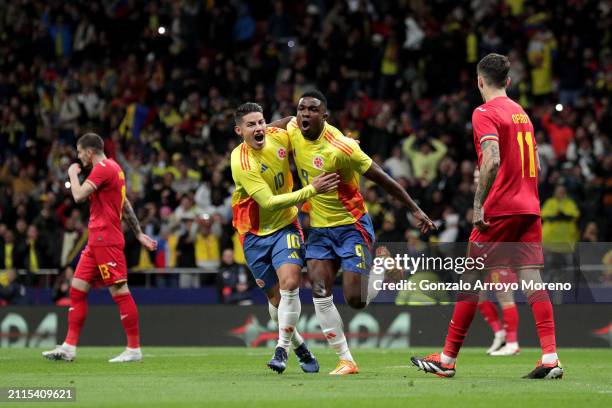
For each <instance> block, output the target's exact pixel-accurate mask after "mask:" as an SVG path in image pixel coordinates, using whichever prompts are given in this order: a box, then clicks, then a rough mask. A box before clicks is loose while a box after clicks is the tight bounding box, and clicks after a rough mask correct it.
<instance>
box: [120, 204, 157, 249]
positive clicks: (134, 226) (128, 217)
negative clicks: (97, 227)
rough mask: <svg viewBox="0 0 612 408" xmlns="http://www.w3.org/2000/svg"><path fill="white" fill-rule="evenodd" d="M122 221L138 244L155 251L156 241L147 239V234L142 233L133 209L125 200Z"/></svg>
mask: <svg viewBox="0 0 612 408" xmlns="http://www.w3.org/2000/svg"><path fill="white" fill-rule="evenodd" d="M123 219H124V220H125V222H126V223H127V224H128V225H129V226H130V229H131V230H132V232H134V235H136V238H137V239H138V241H140V243H141V244H142V245H143V246H144V247H145V248H147V249H148V250H149V251H155V250H156V249H157V241H155V240H154V239H153V238H151V237H149V236H148V235H147V234H145V233H143V232H142V230H141V229H140V222H139V221H138V217H136V213H134V209H133V208H132V204H131V203H130V200H128V199H127V198H126V199H125V203H124V204H123Z"/></svg>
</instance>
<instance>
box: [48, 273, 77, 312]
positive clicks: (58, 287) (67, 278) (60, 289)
mask: <svg viewBox="0 0 612 408" xmlns="http://www.w3.org/2000/svg"><path fill="white" fill-rule="evenodd" d="M73 276H74V269H72V267H71V266H67V267H66V268H64V270H63V272H62V274H61V275H60V276H59V277H58V279H57V280H56V281H55V284H54V285H53V303H55V304H56V305H58V306H70V285H71V282H72V277H73Z"/></svg>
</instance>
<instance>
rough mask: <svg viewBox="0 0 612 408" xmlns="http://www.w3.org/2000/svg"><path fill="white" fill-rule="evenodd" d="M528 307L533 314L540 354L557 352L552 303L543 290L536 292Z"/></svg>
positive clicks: (530, 298) (531, 297)
mask: <svg viewBox="0 0 612 408" xmlns="http://www.w3.org/2000/svg"><path fill="white" fill-rule="evenodd" d="M527 300H528V301H529V306H531V311H532V313H533V318H534V320H535V324H536V330H537V332H538V337H539V339H540V346H541V347H542V354H551V353H556V352H557V341H556V338H555V320H554V316H553V308H552V303H550V298H549V297H548V292H546V291H545V290H536V291H535V292H534V293H533V294H532V295H531V296H529V298H528V299H527Z"/></svg>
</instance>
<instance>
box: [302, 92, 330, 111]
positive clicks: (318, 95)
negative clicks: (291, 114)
mask: <svg viewBox="0 0 612 408" xmlns="http://www.w3.org/2000/svg"><path fill="white" fill-rule="evenodd" d="M302 98H315V99H318V100H320V101H321V103H322V104H323V105H325V108H326V109H327V98H325V95H323V92H321V91H319V90H318V89H313V90H312V91H306V92H304V93H303V94H302V96H300V99H302Z"/></svg>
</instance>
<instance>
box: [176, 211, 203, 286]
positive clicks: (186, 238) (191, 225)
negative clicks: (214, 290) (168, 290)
mask: <svg viewBox="0 0 612 408" xmlns="http://www.w3.org/2000/svg"><path fill="white" fill-rule="evenodd" d="M196 234H197V224H196V223H195V222H194V217H193V216H191V215H186V216H184V217H183V219H182V220H181V232H180V234H179V237H178V243H177V245H176V266H177V267H178V268H195V267H196V257H195V240H196ZM179 286H180V287H181V288H192V287H193V288H199V287H200V277H199V275H195V274H182V275H181V276H180V278H179Z"/></svg>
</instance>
